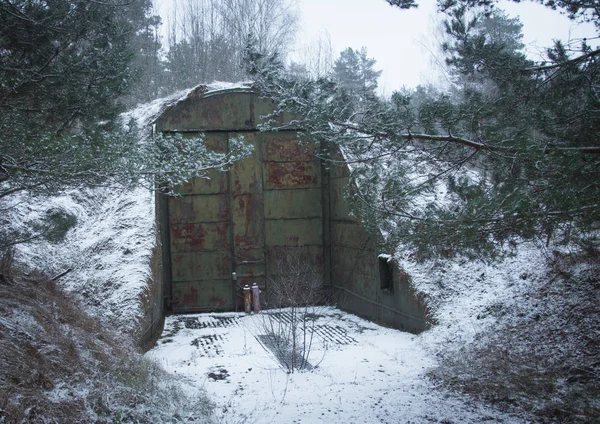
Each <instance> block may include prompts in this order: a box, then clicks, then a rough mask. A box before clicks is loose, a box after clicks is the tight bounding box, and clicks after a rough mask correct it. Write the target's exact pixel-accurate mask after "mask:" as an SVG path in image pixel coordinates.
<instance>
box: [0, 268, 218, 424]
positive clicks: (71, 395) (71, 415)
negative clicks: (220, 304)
mask: <svg viewBox="0 0 600 424" xmlns="http://www.w3.org/2000/svg"><path fill="white" fill-rule="evenodd" d="M7 274H8V273H7V272H6V271H4V272H0V299H1V301H0V358H1V361H2V363H1V366H0V422H60V423H74V422H97V423H104V422H148V423H150V422H152V423H155V422H167V421H168V422H172V420H174V419H175V420H181V419H183V420H185V421H191V422H194V421H199V422H210V415H211V408H212V407H211V403H210V401H208V400H207V398H206V397H205V396H204V394H203V393H202V392H199V391H197V390H196V391H195V393H194V392H190V391H189V390H185V389H184V387H183V385H182V383H181V381H179V380H175V379H174V377H172V376H170V375H168V374H167V373H165V372H164V371H163V370H161V369H160V368H159V367H158V366H157V365H155V364H154V363H152V362H151V361H149V360H147V359H145V358H143V357H142V356H141V355H140V354H139V353H137V352H136V351H135V349H134V347H133V346H132V344H131V343H130V342H128V341H123V340H119V337H118V336H117V335H116V334H113V333H111V332H109V331H107V330H106V329H103V328H102V327H101V325H100V324H99V323H98V321H97V320H95V319H94V318H92V317H90V316H89V315H87V314H86V313H85V312H84V310H83V308H82V307H81V305H79V304H78V302H77V301H76V300H75V299H73V298H72V297H71V296H68V295H67V294H65V293H64V292H62V291H61V290H60V289H59V288H57V287H56V285H55V284H54V283H53V282H52V281H51V280H50V279H48V278H45V277H43V276H41V275H28V276H23V275H20V276H12V277H11V276H8V275H7ZM121 337H122V336H121Z"/></svg>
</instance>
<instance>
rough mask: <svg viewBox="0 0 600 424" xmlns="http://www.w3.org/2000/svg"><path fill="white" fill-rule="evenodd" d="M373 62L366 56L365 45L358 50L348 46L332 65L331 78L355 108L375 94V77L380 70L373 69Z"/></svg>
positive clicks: (377, 76) (378, 75)
mask: <svg viewBox="0 0 600 424" xmlns="http://www.w3.org/2000/svg"><path fill="white" fill-rule="evenodd" d="M375 63H376V61H375V59H372V58H368V57H367V49H366V48H365V47H362V48H361V49H360V51H359V50H354V49H352V48H350V47H348V48H347V49H346V50H344V51H342V52H341V53H340V57H339V58H338V59H337V60H336V61H335V63H334V65H333V79H334V80H335V81H336V82H337V83H338V85H339V86H340V87H341V88H343V89H345V90H346V91H347V94H348V95H349V97H350V98H351V99H352V102H353V104H354V106H355V108H356V109H357V110H358V109H360V108H361V105H363V104H364V103H365V102H366V101H367V100H368V99H369V98H373V97H374V96H375V95H376V93H375V90H376V89H377V79H378V78H379V77H380V75H381V72H382V71H376V70H375V69H373V67H374V66H375Z"/></svg>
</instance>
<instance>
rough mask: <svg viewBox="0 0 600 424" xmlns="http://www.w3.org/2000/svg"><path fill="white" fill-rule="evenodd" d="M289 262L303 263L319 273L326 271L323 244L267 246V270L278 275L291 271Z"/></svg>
mask: <svg viewBox="0 0 600 424" xmlns="http://www.w3.org/2000/svg"><path fill="white" fill-rule="evenodd" d="M289 264H301V265H302V267H304V268H305V269H309V270H312V271H314V272H317V273H322V272H323V271H324V269H325V268H324V265H325V263H324V249H323V246H267V272H268V274H269V275H277V274H283V273H286V272H289V266H290V265H289Z"/></svg>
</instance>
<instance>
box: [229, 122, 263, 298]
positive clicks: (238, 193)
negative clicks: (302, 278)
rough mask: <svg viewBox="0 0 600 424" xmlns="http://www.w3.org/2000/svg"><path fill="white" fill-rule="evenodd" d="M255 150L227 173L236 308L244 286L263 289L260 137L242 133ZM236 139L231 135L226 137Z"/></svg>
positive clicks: (260, 134) (259, 134) (258, 134)
mask: <svg viewBox="0 0 600 424" xmlns="http://www.w3.org/2000/svg"><path fill="white" fill-rule="evenodd" d="M243 135H244V140H245V141H246V143H251V144H252V145H253V146H254V150H253V153H252V156H250V157H248V158H246V159H244V160H242V161H239V162H236V163H235V164H234V165H233V167H232V169H231V171H230V178H231V180H230V184H231V185H230V196H231V197H230V198H231V229H232V240H233V245H232V252H231V253H232V258H233V268H234V270H235V272H236V277H237V280H236V285H235V294H236V305H237V306H241V305H242V304H243V301H242V298H241V296H242V290H241V288H242V287H243V286H244V284H249V285H250V284H253V283H256V284H258V285H259V286H260V287H261V289H264V288H265V268H266V267H265V217H264V195H263V167H262V138H263V135H262V133H244V134H243ZM236 136H239V133H237V134H236V133H230V134H229V137H236Z"/></svg>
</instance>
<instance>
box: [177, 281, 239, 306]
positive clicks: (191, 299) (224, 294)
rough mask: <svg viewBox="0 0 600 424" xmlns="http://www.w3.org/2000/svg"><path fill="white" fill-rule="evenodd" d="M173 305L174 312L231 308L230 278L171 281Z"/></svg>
mask: <svg viewBox="0 0 600 424" xmlns="http://www.w3.org/2000/svg"><path fill="white" fill-rule="evenodd" d="M172 301H173V306H174V310H175V311H176V312H195V311H214V310H230V309H233V307H234V304H233V298H232V283H231V280H203V281H185V282H173V298H172Z"/></svg>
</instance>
